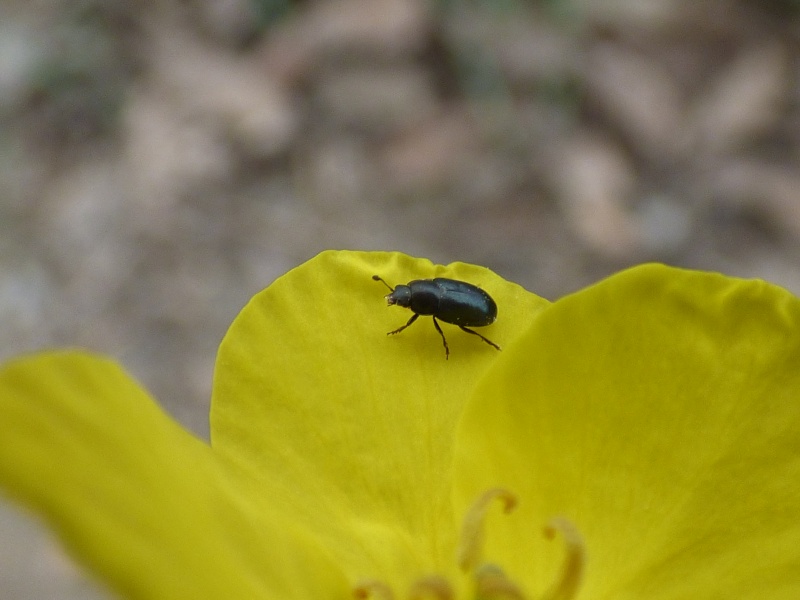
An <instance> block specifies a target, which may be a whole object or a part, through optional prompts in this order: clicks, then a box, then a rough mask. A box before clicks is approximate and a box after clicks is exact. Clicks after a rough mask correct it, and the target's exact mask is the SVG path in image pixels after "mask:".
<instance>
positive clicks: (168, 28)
mask: <svg viewBox="0 0 800 600" xmlns="http://www.w3.org/2000/svg"><path fill="white" fill-rule="evenodd" d="M799 42H800V5H798V3H797V2H793V1H790V0H785V1H783V2H781V1H779V0H772V1H769V2H762V3H753V2H745V1H741V2H734V1H732V0H709V1H706V2H701V3H694V2H686V1H684V0H658V1H655V0H647V1H641V0H638V1H634V0H614V1H602V2H601V1H594V2H593V1H590V0H572V1H558V0H549V1H541V2H523V1H521V0H504V1H502V2H495V3H491V2H478V1H472V2H468V1H466V0H463V1H459V0H449V1H445V0H440V1H438V2H433V1H431V2H426V1H424V0H326V1H310V0H308V1H305V2H300V1H297V2H289V1H288V0H286V1H283V2H282V1H278V0H260V1H255V0H227V1H225V2H215V1H213V0H194V1H189V2H183V3H175V2H166V1H159V0H150V1H147V2H135V3H125V2H121V1H120V0H94V1H90V0H79V1H77V2H76V1H71V2H67V1H66V0H55V1H52V2H48V3H29V2H22V1H21V0H6V1H5V2H3V4H2V6H0V339H2V340H3V345H2V347H0V358H7V357H9V356H12V355H14V354H17V353H20V352H25V351H30V350H34V349H39V348H43V347H49V346H64V345H68V346H84V347H88V348H92V349H95V350H98V351H102V352H106V353H108V354H110V355H112V356H114V357H116V358H118V359H119V360H120V361H121V362H122V363H123V364H124V365H125V366H126V367H127V368H128V369H129V370H130V371H131V372H132V373H133V374H134V375H135V376H136V377H138V378H139V379H140V380H141V381H142V382H144V384H145V385H146V386H147V387H148V388H149V389H150V390H151V391H152V392H153V394H154V395H155V396H156V397H157V398H159V399H160V401H161V402H162V403H163V404H164V406H165V407H166V408H167V410H168V411H169V412H170V413H171V414H172V415H174V416H175V417H176V418H177V419H178V420H179V421H181V422H182V423H183V424H185V425H186V427H188V428H189V429H191V430H193V431H195V432H197V434H198V435H200V436H203V437H207V436H208V424H207V411H208V402H209V400H208V399H209V394H210V385H211V374H212V367H213V363H214V356H215V351H216V347H217V345H218V343H219V340H220V338H221V337H222V335H223V334H224V332H225V330H226V328H227V326H228V324H229V323H230V322H231V320H232V319H233V317H234V316H235V315H236V314H237V312H238V311H239V309H240V308H241V307H242V306H243V305H244V304H245V302H246V301H247V300H248V299H249V297H250V296H252V295H253V294H254V293H255V292H257V291H258V290H260V289H261V288H263V287H265V286H266V285H268V284H269V283H270V282H271V281H272V280H273V279H275V278H276V277H277V276H279V275H280V274H282V273H284V272H285V271H287V270H288V269H290V268H292V267H294V266H296V265H297V264H299V263H301V262H303V261H304V260H306V259H308V258H310V257H311V256H313V255H314V254H316V253H317V252H319V251H321V250H323V249H327V248H351V249H391V250H402V251H404V252H407V253H409V254H413V255H418V256H425V257H428V258H431V259H432V260H434V261H436V262H440V263H447V262H451V261H454V260H463V261H468V262H475V263H479V264H483V265H486V266H488V267H490V268H492V269H493V270H495V271H497V272H498V273H500V274H501V275H503V276H505V277H506V278H508V279H512V280H515V281H517V282H519V283H521V284H522V285H524V286H525V287H527V288H528V289H530V290H532V291H535V292H537V293H539V294H541V295H543V296H545V297H548V298H553V299H554V298H557V297H559V296H562V295H564V294H566V293H569V292H571V291H573V290H576V289H579V288H581V287H582V286H584V285H587V284H589V283H591V282H594V281H596V280H598V279H600V278H602V277H604V276H606V275H608V274H610V273H613V272H615V271H617V270H619V269H621V268H624V267H625V266H628V265H632V264H636V263H640V262H645V261H654V260H655V261H662V262H667V263H670V264H674V265H679V266H686V267H692V268H700V269H709V270H719V271H722V272H725V273H728V274H731V275H739V276H745V277H760V278H764V279H767V280H770V281H773V282H775V283H778V284H780V285H783V286H785V287H786V288H788V289H789V290H791V291H794V292H795V293H800V271H798V266H799V265H800V258H799V257H800V252H799V251H800V243H799V242H800V169H798V156H799V154H800V112H799V111H798V106H800V85H798V77H797V75H798V56H799V55H800V52H799V49H800V45H799ZM0 596H2V597H4V598H5V597H8V598H23V599H24V598H37V599H49V598H53V599H56V598H59V599H71V598H101V597H106V596H105V594H104V592H102V591H101V590H100V589H99V587H97V586H95V585H94V584H92V583H90V582H88V581H87V580H86V579H85V578H84V577H83V576H82V575H81V574H80V573H79V571H78V570H77V569H76V568H75V567H73V566H72V564H71V563H70V561H69V559H67V558H65V557H64V556H63V554H62V553H61V551H60V550H59V548H58V546H57V544H55V543H54V542H53V541H52V539H51V538H50V536H49V535H48V534H46V533H44V532H43V530H42V529H41V528H40V527H39V526H38V525H37V524H36V523H35V522H34V521H32V520H30V519H28V518H27V517H25V516H23V515H22V514H21V513H20V511H19V510H18V509H16V508H14V507H11V506H10V505H8V504H2V505H0Z"/></svg>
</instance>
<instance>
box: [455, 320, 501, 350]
mask: <svg viewBox="0 0 800 600" xmlns="http://www.w3.org/2000/svg"><path fill="white" fill-rule="evenodd" d="M459 327H461V329H463V330H464V331H466V332H467V333H471V334H473V335H477V336H478V337H479V338H481V339H482V340H483V341H484V342H486V343H487V344H489V345H490V346H492V347H494V348H497V349H498V350H500V346H498V345H497V344H495V343H494V342H493V341H492V340H489V339H487V338H485V337H483V336H482V335H481V334H480V333H478V332H477V331H472V329H469V328H468V327H464V326H463V325H459Z"/></svg>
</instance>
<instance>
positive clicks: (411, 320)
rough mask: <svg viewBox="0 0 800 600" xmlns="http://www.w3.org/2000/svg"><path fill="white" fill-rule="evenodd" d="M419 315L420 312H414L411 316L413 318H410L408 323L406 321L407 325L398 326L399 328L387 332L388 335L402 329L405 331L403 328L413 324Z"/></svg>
mask: <svg viewBox="0 0 800 600" xmlns="http://www.w3.org/2000/svg"><path fill="white" fill-rule="evenodd" d="M417 317H419V315H418V314H416V313H414V314H413V315H412V316H411V318H410V319H409V320H408V323H406V324H405V325H403V326H402V327H398V328H397V329H395V330H394V331H390V332H389V333H387V334H386V335H394V334H395V333H400V332H401V331H403V329H405V328H406V327H408V326H409V325H411V324H412V323H413V322H414V321H416V320H417Z"/></svg>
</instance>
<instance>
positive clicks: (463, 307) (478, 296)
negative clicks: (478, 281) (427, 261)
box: [425, 277, 497, 327]
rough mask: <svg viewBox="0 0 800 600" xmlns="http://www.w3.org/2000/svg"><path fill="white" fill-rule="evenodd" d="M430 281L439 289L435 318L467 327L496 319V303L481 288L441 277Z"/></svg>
mask: <svg viewBox="0 0 800 600" xmlns="http://www.w3.org/2000/svg"><path fill="white" fill-rule="evenodd" d="M431 283H433V284H434V285H436V287H437V288H438V289H439V292H438V295H437V297H438V298H439V306H438V310H437V311H436V318H437V319H441V320H442V321H444V322H445V323H452V324H453V325H464V326H467V327H470V326H471V327H482V326H484V325H490V324H492V323H494V321H495V319H497V305H496V304H495V302H494V300H492V297H491V296H490V295H489V294H487V293H486V292H484V291H483V290H482V289H481V288H479V287H477V286H474V285H472V284H471V283H466V282H464V281H457V280H455V279H445V278H443V277H440V278H437V279H434V280H433V281H432V282H431ZM425 314H433V313H425Z"/></svg>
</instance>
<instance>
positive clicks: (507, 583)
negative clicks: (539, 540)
mask: <svg viewBox="0 0 800 600" xmlns="http://www.w3.org/2000/svg"><path fill="white" fill-rule="evenodd" d="M494 500H499V501H500V502H501V503H502V505H503V512H504V513H506V514H508V513H510V512H512V511H513V510H514V508H515V507H516V505H517V498H516V496H515V495H514V494H512V493H511V492H509V491H508V490H504V489H502V488H492V489H490V490H487V491H486V492H484V493H483V494H481V495H480V496H479V497H478V499H477V500H476V501H475V502H474V504H473V505H472V506H471V507H470V509H469V510H468V511H467V514H466V515H465V516H464V522H463V523H462V526H461V542H460V544H459V546H458V549H457V556H456V559H457V562H458V566H459V567H460V568H461V570H462V571H464V572H465V573H467V574H470V575H471V576H472V578H473V581H474V591H473V594H474V598H475V599H476V600H527V597H526V596H525V595H524V594H523V593H522V590H521V589H520V588H519V587H518V586H517V585H516V584H515V583H514V582H513V581H511V580H510V579H508V578H507V577H506V575H505V574H504V573H503V571H502V570H501V569H500V568H499V567H497V566H496V565H493V564H490V563H486V562H483V558H482V553H483V549H484V545H485V533H484V523H485V522H486V514H487V512H488V511H489V508H490V507H491V505H492V504H493V501H494ZM543 533H544V535H545V537H546V538H548V539H553V538H555V536H556V534H557V533H560V534H561V537H563V538H564V545H565V548H566V558H565V559H564V564H563V565H562V567H561V572H560V574H559V575H558V577H557V578H556V580H555V581H554V582H553V584H552V585H551V587H550V589H549V590H547V591H546V592H545V593H544V595H543V596H542V597H541V599H540V600H573V599H574V598H575V597H576V596H577V594H578V589H579V588H580V584H581V580H582V579H583V572H584V570H585V567H586V546H585V544H584V542H583V538H582V537H581V534H580V532H579V531H578V529H577V528H576V527H575V526H574V525H573V524H572V522H570V521H569V520H568V519H566V518H564V517H554V518H552V519H551V520H550V522H549V523H547V525H545V527H544V528H543ZM353 595H354V597H355V598H358V599H362V600H363V599H367V598H372V599H374V600H395V596H394V594H393V592H392V590H391V589H390V588H389V586H387V585H386V584H385V583H383V582H381V581H377V580H367V581H363V582H361V583H360V584H359V585H358V586H356V588H355V589H354V590H353ZM408 599H409V600H454V599H455V592H454V590H453V587H452V586H451V585H450V583H449V582H448V581H447V580H446V579H444V578H442V577H439V576H436V575H434V576H431V577H426V578H423V579H420V580H418V581H416V582H415V583H414V585H413V586H412V587H411V590H410V591H409V594H408Z"/></svg>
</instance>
